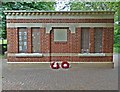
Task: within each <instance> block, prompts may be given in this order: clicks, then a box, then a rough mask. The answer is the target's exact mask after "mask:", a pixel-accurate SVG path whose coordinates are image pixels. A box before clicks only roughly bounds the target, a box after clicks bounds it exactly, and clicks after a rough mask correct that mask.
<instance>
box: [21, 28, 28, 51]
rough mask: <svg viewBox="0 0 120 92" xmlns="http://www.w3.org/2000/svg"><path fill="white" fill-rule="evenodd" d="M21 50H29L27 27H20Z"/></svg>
mask: <svg viewBox="0 0 120 92" xmlns="http://www.w3.org/2000/svg"><path fill="white" fill-rule="evenodd" d="M19 52H27V29H26V28H19Z"/></svg>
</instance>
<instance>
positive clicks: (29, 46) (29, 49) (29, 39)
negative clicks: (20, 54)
mask: <svg viewBox="0 0 120 92" xmlns="http://www.w3.org/2000/svg"><path fill="white" fill-rule="evenodd" d="M27 52H28V53H31V52H32V30H31V28H30V27H29V28H27Z"/></svg>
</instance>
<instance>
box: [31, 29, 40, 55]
mask: <svg viewBox="0 0 120 92" xmlns="http://www.w3.org/2000/svg"><path fill="white" fill-rule="evenodd" d="M32 52H34V53H38V52H40V31H39V28H33V29H32Z"/></svg>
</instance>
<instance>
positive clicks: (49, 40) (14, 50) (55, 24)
mask: <svg viewBox="0 0 120 92" xmlns="http://www.w3.org/2000/svg"><path fill="white" fill-rule="evenodd" d="M4 13H5V14H6V30H7V41H8V44H7V59H8V63H23V64H24V63H41V62H42V63H47V62H48V63H49V62H51V61H56V62H61V61H67V62H69V63H70V64H71V65H72V64H76V65H78V64H79V65H80V66H82V65H83V66H86V65H87V66H88V67H89V66H98V67H99V66H105V67H113V65H114V64H113V36H114V12H113V11H59V12H58V11H23V10H16V11H14V10H13V11H4ZM80 66H79V67H80Z"/></svg>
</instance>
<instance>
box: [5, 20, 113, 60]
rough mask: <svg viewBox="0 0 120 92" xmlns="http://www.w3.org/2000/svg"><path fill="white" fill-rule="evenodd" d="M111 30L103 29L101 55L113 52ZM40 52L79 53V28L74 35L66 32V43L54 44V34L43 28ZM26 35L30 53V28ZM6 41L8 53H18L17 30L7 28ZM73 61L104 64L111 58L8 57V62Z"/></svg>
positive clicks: (91, 49) (95, 21)
mask: <svg viewBox="0 0 120 92" xmlns="http://www.w3.org/2000/svg"><path fill="white" fill-rule="evenodd" d="M7 22H8V23H9V22H12V23H16V22H18V23H20V22H21V23H27V22H32V23H34V22H40V23H42V22H44V23H45V22H52V23H56V22H59V23H61V22H64V23H68V22H70V23H71V22H73V23H74V22H75V23H89V22H90V23H97V22H99V23H103V22H105V23H108V22H109V23H112V22H113V19H92V20H90V19H84V20H83V19H67V20H66V19H64V20H63V19H62V20H58V19H54V20H53V19H51V20H50V19H48V20H45V19H43V20H42V19H40V20H37V19H35V20H29V19H27V20H24V19H23V20H22V19H21V20H7ZM89 30H90V52H91V53H94V28H90V29H89ZM113 30H114V29H113V28H103V37H102V41H103V42H102V52H103V53H112V52H113ZM39 31H40V36H41V38H40V44H41V46H40V51H41V53H50V52H51V53H64V52H65V53H80V52H81V28H80V27H78V28H76V32H75V33H71V31H70V30H68V31H67V35H68V41H67V42H65V43H64V42H63V43H55V42H54V40H53V37H54V32H53V31H51V32H50V34H49V33H46V29H45V28H40V30H39ZM27 32H28V33H27V34H28V39H27V41H28V42H27V44H28V45H27V47H28V49H27V52H28V53H31V52H32V38H31V37H32V30H31V28H28V29H27ZM7 39H8V53H18V30H17V28H7ZM50 60H51V61H63V60H67V61H75V62H77V61H78V62H79V61H80V62H86V61H93V62H97V61H100V62H104V61H110V62H111V61H112V60H113V58H112V56H105V57H77V56H74V57H68V56H63V57H60V56H59V57H55V56H51V57H50V56H47V57H45V56H43V57H41V58H35V57H31V58H28V57H25V58H22V57H21V58H17V57H8V61H17V62H42V61H50Z"/></svg>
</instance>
